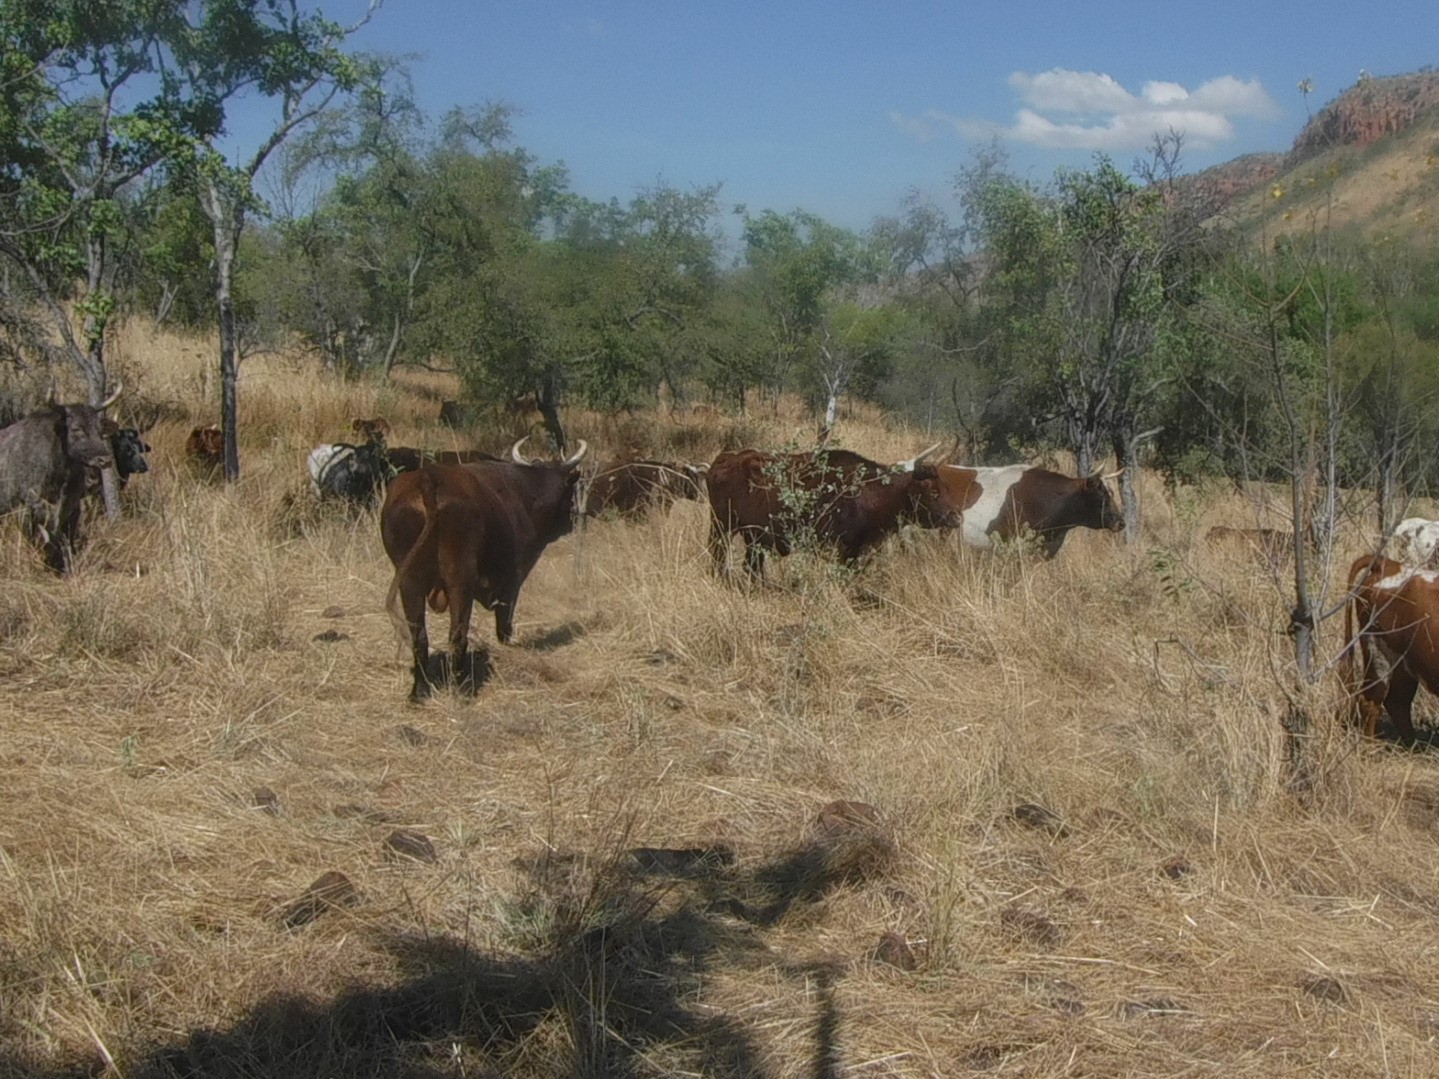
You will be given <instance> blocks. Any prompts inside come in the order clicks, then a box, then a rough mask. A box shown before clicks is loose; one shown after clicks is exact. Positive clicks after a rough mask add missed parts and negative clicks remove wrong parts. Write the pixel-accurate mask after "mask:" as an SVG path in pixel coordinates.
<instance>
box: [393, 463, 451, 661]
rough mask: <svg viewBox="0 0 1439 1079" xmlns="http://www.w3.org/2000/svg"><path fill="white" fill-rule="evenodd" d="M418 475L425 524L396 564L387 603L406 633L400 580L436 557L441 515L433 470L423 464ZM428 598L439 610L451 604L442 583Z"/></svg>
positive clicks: (443, 609) (397, 625)
mask: <svg viewBox="0 0 1439 1079" xmlns="http://www.w3.org/2000/svg"><path fill="white" fill-rule="evenodd" d="M416 476H417V478H418V484H419V488H420V499H421V501H422V503H423V505H424V508H425V524H424V526H423V527H422V528H421V529H420V534H419V535H418V536H416V537H415V542H414V543H413V544H412V545H411V546H410V550H409V552H408V553H407V554H406V555H405V557H404V558H402V559H401V560H400V564H399V565H398V566H396V567H395V577H394V580H392V581H391V582H390V591H389V593H388V594H387V595H386V596H385V607H386V609H387V610H389V612H390V618H391V619H392V620H393V621H394V623H395V626H396V628H398V629H400V630H401V631H402V632H403V633H404V634H405V635H406V636H408V635H409V631H410V624H409V622H408V621H407V620H406V618H405V612H404V610H403V608H402V606H401V604H400V584H401V583H402V582H403V581H404V579H405V578H406V577H407V576H408V575H409V574H410V573H412V572H413V571H414V568H415V567H416V566H421V565H424V564H425V561H424V560H425V559H430V560H434V559H435V558H437V547H438V543H437V538H436V537H437V534H438V525H439V516H440V514H439V501H438V499H437V498H436V497H435V495H436V487H435V477H434V474H433V473H432V472H431V471H430V469H428V468H421V469H420V470H419V472H418V473H416ZM428 599H429V605H430V609H431V610H432V611H434V612H435V613H436V614H443V613H444V612H445V611H446V610H447V609H448V608H449V605H450V601H449V594H448V593H447V592H446V591H445V587H444V584H443V583H442V584H441V585H440V587H438V588H436V589H434V590H433V591H431V592H430V595H429V597H428Z"/></svg>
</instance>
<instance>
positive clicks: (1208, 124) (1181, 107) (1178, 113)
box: [890, 68, 1278, 151]
mask: <svg viewBox="0 0 1439 1079" xmlns="http://www.w3.org/2000/svg"><path fill="white" fill-rule="evenodd" d="M1009 85H1010V86H1011V87H1013V88H1014V90H1015V92H1016V93H1017V94H1018V95H1019V99H1020V102H1021V105H1022V107H1021V108H1020V109H1019V111H1018V112H1017V113H1016V114H1015V117H1014V121H1013V123H1011V124H1010V125H1008V126H1005V125H1002V124H994V123H990V122H988V121H983V120H976V119H970V118H965V117H958V116H952V115H950V114H948V113H945V112H942V111H940V110H938V109H929V110H927V111H926V112H925V113H923V114H922V115H921V116H919V117H909V116H905V115H903V114H902V113H898V112H892V113H890V119H891V121H892V122H893V123H894V124H895V125H896V126H897V127H899V128H900V130H902V131H906V132H908V133H909V134H910V135H911V136H913V137H915V138H918V139H919V140H920V141H922V142H927V141H929V140H930V139H932V138H934V137H935V135H936V133H937V131H938V130H942V129H948V130H950V131H952V132H954V134H956V135H958V136H960V137H962V138H981V137H985V138H987V137H990V136H992V135H996V134H997V135H999V136H1000V137H1001V138H1007V139H1013V140H1015V141H1017V142H1027V143H1031V144H1033V145H1035V146H1044V147H1050V148H1057V149H1077V150H1110V151H1113V150H1138V149H1143V148H1144V147H1146V146H1148V145H1149V144H1150V143H1151V142H1153V141H1154V136H1155V135H1156V134H1165V133H1167V132H1169V131H1170V130H1174V131H1178V132H1181V133H1182V134H1183V135H1184V139H1185V144H1186V145H1187V146H1189V147H1190V148H1191V149H1203V148H1207V147H1211V146H1214V145H1216V144H1219V143H1222V142H1227V141H1228V140H1230V139H1232V138H1234V123H1233V118H1234V117H1238V116H1248V117H1266V116H1273V115H1275V114H1276V113H1277V111H1278V109H1277V107H1276V106H1275V104H1274V100H1273V98H1271V97H1270V96H1269V93H1268V92H1267V91H1266V90H1265V89H1264V87H1263V85H1262V84H1261V83H1260V82H1259V80H1258V79H1252V80H1249V81H1245V80H1243V79H1237V78H1235V77H1234V76H1232V75H1223V76H1220V77H1219V78H1215V79H1210V80H1209V81H1208V82H1205V83H1203V84H1201V85H1200V86H1199V87H1198V89H1196V90H1193V91H1190V90H1188V89H1187V88H1185V87H1184V86H1182V85H1180V84H1179V83H1177V82H1168V81H1163V80H1151V81H1149V82H1146V83H1145V84H1144V85H1143V86H1142V87H1141V88H1140V91H1139V93H1138V94H1134V93H1131V92H1130V91H1128V90H1126V89H1125V88H1124V87H1123V86H1121V85H1120V84H1119V83H1118V82H1116V81H1115V80H1114V79H1113V78H1111V77H1110V76H1109V75H1104V74H1101V73H1099V72H1095V71H1067V70H1065V69H1063V68H1054V69H1053V70H1050V71H1044V72H1040V73H1039V74H1030V73H1029V72H1025V71H1016V72H1015V73H1014V74H1012V75H1011V76H1010V77H1009Z"/></svg>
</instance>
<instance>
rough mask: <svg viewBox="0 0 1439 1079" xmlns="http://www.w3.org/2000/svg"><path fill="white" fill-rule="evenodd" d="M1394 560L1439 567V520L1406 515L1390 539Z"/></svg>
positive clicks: (1413, 564) (1405, 563)
mask: <svg viewBox="0 0 1439 1079" xmlns="http://www.w3.org/2000/svg"><path fill="white" fill-rule="evenodd" d="M1390 543H1391V548H1390V549H1391V550H1392V551H1393V556H1394V560H1395V561H1397V562H1402V563H1403V564H1404V565H1406V566H1418V567H1420V568H1421V569H1439V521H1431V520H1429V519H1427V518H1425V517H1406V518H1405V519H1404V520H1402V521H1400V522H1399V523H1398V524H1397V525H1395V526H1394V535H1393V537H1392V539H1391V540H1390Z"/></svg>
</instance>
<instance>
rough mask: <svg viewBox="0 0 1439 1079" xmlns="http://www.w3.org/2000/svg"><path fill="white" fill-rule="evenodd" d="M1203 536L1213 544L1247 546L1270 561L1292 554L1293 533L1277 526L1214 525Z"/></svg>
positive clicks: (1277, 560)
mask: <svg viewBox="0 0 1439 1079" xmlns="http://www.w3.org/2000/svg"><path fill="white" fill-rule="evenodd" d="M1204 538H1205V540H1206V541H1208V542H1209V543H1213V544H1232V545H1235V546H1244V547H1248V548H1250V549H1251V550H1254V551H1257V552H1258V553H1259V554H1262V555H1263V556H1264V557H1265V558H1266V559H1268V560H1269V561H1270V562H1271V563H1272V562H1279V561H1281V560H1283V559H1286V558H1288V557H1290V556H1291V555H1293V554H1294V533H1293V532H1286V531H1284V530H1283V529H1279V528H1231V527H1230V526H1229V525H1215V526H1214V527H1213V528H1211V529H1210V530H1209V531H1208V532H1206V533H1204Z"/></svg>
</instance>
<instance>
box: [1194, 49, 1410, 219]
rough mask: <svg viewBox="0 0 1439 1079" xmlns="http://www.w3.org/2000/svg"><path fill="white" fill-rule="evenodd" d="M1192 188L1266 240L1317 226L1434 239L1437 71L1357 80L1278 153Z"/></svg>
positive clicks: (1236, 165) (1239, 162)
mask: <svg viewBox="0 0 1439 1079" xmlns="http://www.w3.org/2000/svg"><path fill="white" fill-rule="evenodd" d="M1192 182H1193V183H1194V184H1195V185H1197V186H1198V187H1200V189H1201V190H1203V191H1204V192H1205V193H1206V194H1207V195H1209V196H1210V197H1211V198H1212V200H1213V201H1214V202H1215V204H1216V205H1222V206H1224V207H1225V211H1224V212H1225V216H1226V217H1228V218H1230V219H1232V220H1233V221H1235V222H1236V223H1239V224H1241V225H1242V226H1243V227H1245V228H1247V229H1250V230H1252V231H1254V232H1256V233H1263V234H1264V235H1267V236H1271V237H1272V236H1275V235H1280V234H1283V233H1286V232H1293V231H1299V230H1307V229H1309V228H1312V227H1316V226H1319V227H1325V228H1334V229H1341V230H1350V231H1356V232H1358V233H1360V234H1363V235H1367V236H1372V237H1375V238H1378V237H1384V238H1387V239H1402V240H1405V241H1407V242H1411V243H1415V244H1418V245H1420V246H1426V247H1427V246H1432V245H1433V244H1434V243H1435V242H1436V241H1439V229H1436V227H1435V226H1436V224H1439V72H1436V71H1431V70H1427V69H1426V70H1424V71H1419V72H1415V73H1412V74H1407V75H1395V76H1386V77H1373V76H1369V75H1367V74H1366V75H1362V76H1361V77H1360V79H1359V80H1358V81H1357V82H1356V83H1355V84H1354V85H1353V86H1351V87H1349V88H1348V89H1347V90H1345V91H1344V92H1343V93H1341V94H1340V95H1339V96H1338V97H1336V98H1335V99H1334V100H1333V101H1331V102H1329V103H1328V104H1327V105H1325V106H1324V107H1323V108H1322V109H1320V110H1319V111H1318V112H1317V113H1315V114H1314V115H1313V116H1312V117H1311V118H1310V120H1309V122H1308V123H1307V124H1306V125H1305V126H1304V129H1303V130H1302V131H1301V132H1300V133H1299V135H1298V137H1297V138H1296V139H1295V140H1294V145H1293V147H1292V148H1291V149H1290V150H1289V151H1288V153H1285V154H1279V153H1267V154H1247V155H1245V156H1244V157H1239V158H1236V159H1234V160H1233V161H1229V162H1226V163H1224V164H1223V165H1217V166H1215V167H1214V168H1211V169H1206V170H1204V171H1203V172H1200V173H1196V174H1195V175H1194V177H1193V178H1192Z"/></svg>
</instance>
